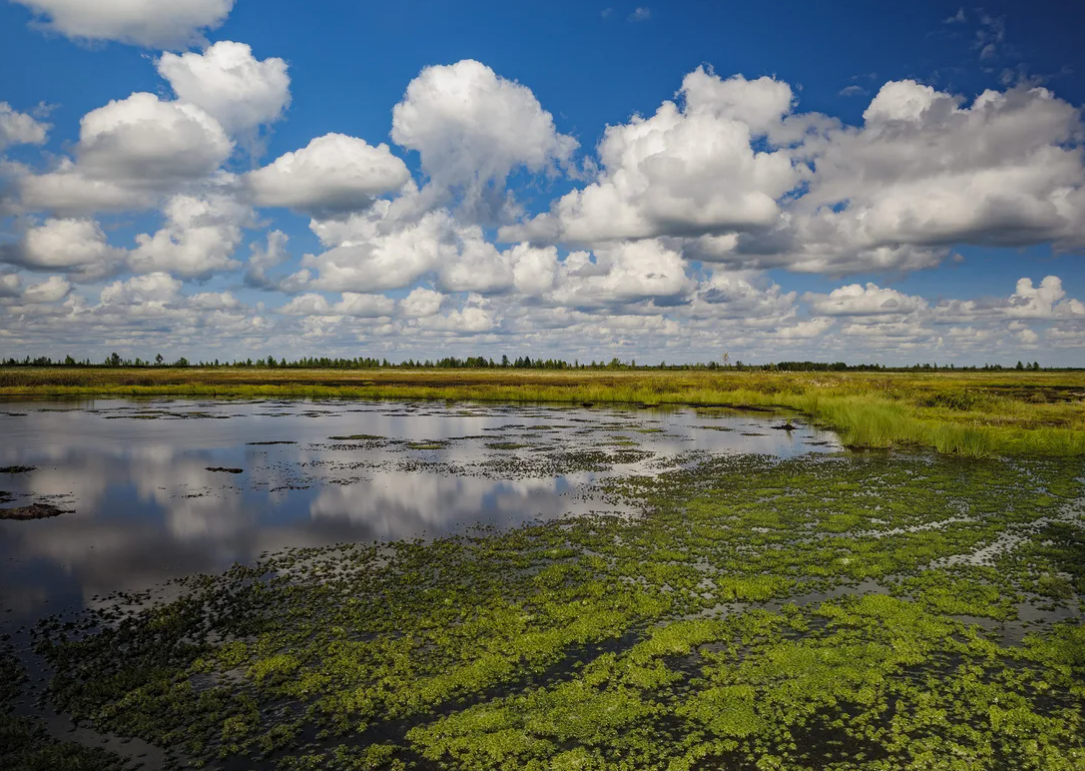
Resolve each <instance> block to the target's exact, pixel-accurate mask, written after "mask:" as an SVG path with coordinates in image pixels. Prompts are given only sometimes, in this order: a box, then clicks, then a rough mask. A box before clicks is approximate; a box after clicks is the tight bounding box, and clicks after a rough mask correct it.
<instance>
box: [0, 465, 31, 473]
mask: <svg viewBox="0 0 1085 771" xmlns="http://www.w3.org/2000/svg"><path fill="white" fill-rule="evenodd" d="M37 470H38V469H37V467H35V466H4V467H3V468H0V474H29V473H30V472H31V471H37Z"/></svg>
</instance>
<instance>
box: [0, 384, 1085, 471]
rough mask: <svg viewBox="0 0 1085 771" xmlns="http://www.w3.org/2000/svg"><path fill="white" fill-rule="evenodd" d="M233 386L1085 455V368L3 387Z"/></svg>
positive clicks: (27, 387) (241, 390)
mask: <svg viewBox="0 0 1085 771" xmlns="http://www.w3.org/2000/svg"><path fill="white" fill-rule="evenodd" d="M98 395H122V396H228V397H312V398H327V397H341V398H358V399H444V400H474V401H505V402H567V403H593V404H603V403H630V404H644V405H694V406H727V407H735V408H751V407H754V408H779V409H785V410H793V411H796V412H800V413H802V414H804V415H807V416H808V417H809V418H811V419H812V420H814V421H815V422H817V423H819V424H822V425H825V426H827V427H831V428H833V429H835V430H837V431H838V432H840V434H841V436H842V438H843V440H844V441H845V442H846V443H847V444H849V445H851V446H855V447H883V448H884V447H908V446H922V447H930V448H934V449H936V450H938V451H939V452H945V453H959V454H962V455H970V456H981V455H1034V454H1040V455H1083V454H1085V401H1083V398H1085V373H1076V372H1074V373H1048V372H997V373H988V372H968V373H959V372H958V373H953V372H937V373H934V372H930V373H928V372H923V373H912V372H907V373H883V372H882V373H865V372H862V373H860V372H855V373H852V372H849V373H772V372H757V371H745V372H739V371H733V370H728V371H717V372H698V371H673V372H672V371H649V370H636V371H581V370H577V371H545V370H515V369H510V370H400V369H395V370H302V369H297V370H295V369H254V368H253V369H250V368H246V369H217V368H216V369H200V368H186V369H171V368H144V369H80V368H70V369H68V368H43V369H34V368H10V369H0V397H4V398H9V399H10V398H35V397H58V396H98Z"/></svg>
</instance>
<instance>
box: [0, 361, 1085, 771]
mask: <svg viewBox="0 0 1085 771" xmlns="http://www.w3.org/2000/svg"><path fill="white" fill-rule="evenodd" d="M141 378H142V379H141ZM1083 397H1085V377H1082V376H1080V375H1076V374H1073V373H1070V374H1058V373H1029V374H1027V375H1026V374H1021V375H1017V374H1013V373H1006V374H1000V375H997V376H996V375H986V374H984V375H979V374H975V375H946V376H944V377H938V376H932V375H903V374H901V375H893V374H890V375H885V374H871V375H855V374H848V375H833V374H824V373H817V374H816V375H803V374H769V373H741V374H740V373H723V374H719V375H715V376H709V375H701V374H690V373H685V374H683V373H676V374H672V373H662V374H658V375H656V374H646V373H641V372H633V373H604V374H600V373H585V374H580V373H577V374H568V373H565V374H561V375H549V374H539V373H530V374H523V375H520V374H511V373H509V374H496V373H489V374H488V375H487V374H485V373H484V374H478V373H440V374H434V373H426V374H415V375H412V374H411V373H403V372H395V373H381V372H373V373H353V374H347V373H340V374H335V373H312V372H291V373H281V372H277V373H267V372H264V373H252V372H247V373H240V374H238V373H228V374H222V373H218V374H216V373H214V372H211V371H207V372H201V371H180V370H163V371H160V372H159V371H154V372H146V373H140V372H136V371H132V372H125V371H123V370H122V371H101V372H65V371H63V370H58V371H56V372H49V371H44V370H43V371H40V372H36V373H35V372H34V371H18V372H15V371H6V372H3V373H0V401H2V402H3V403H2V404H0V436H3V437H4V440H3V444H2V445H0V768H4V769H7V768H16V769H24V768H25V769H98V770H104V769H111V770H113V769H117V770H119V769H136V768H145V769H156V768H171V769H195V768H203V769H222V770H223V771H235V770H236V771H248V770H249V769H259V770H263V769H269V770H275V771H279V770H281V771H295V770H301V769H332V770H333V771H378V770H384V771H404V770H406V769H418V770H419V771H429V770H433V771H437V770H445V769H448V770H450V771H514V770H515V771H519V770H520V769H524V770H526V771H551V770H553V771H562V770H569V771H572V770H573V769H578V770H580V771H591V770H593V769H629V770H630V771H632V770H634V769H652V770H658V771H693V770H695V769H704V770H705V771H707V770H709V769H741V770H743V771H770V770H779V771H785V770H790V769H799V770H804V771H805V770H809V771H813V770H814V769H819V770H820V769H831V770H833V771H851V770H858V769H864V770H866V769H870V770H871V771H898V770H900V769H915V770H917V771H918V769H947V770H953V771H957V770H959V771H966V770H967V771H972V770H973V769H991V770H992V771H994V770H995V769H1035V770H1036V771H1048V770H1049V769H1050V770H1054V771H1061V770H1065V771H1072V770H1080V769H1085V739H1083V737H1085V624H1083V614H1085V402H1083V401H1082V399H1083ZM5 511H8V512H24V514H25V513H30V512H37V513H38V514H40V515H41V516H40V517H30V516H28V515H27V516H20V515H18V514H14V513H13V514H10V515H9V516H7V517H5V516H4V514H3V512H5Z"/></svg>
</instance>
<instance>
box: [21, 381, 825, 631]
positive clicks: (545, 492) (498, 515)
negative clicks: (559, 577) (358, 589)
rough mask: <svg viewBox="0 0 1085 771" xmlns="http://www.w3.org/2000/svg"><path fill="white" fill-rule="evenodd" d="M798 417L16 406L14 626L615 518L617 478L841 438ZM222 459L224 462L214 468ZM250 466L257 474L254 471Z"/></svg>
mask: <svg viewBox="0 0 1085 771" xmlns="http://www.w3.org/2000/svg"><path fill="white" fill-rule="evenodd" d="M783 423H786V421H785V420H783V419H782V418H780V417H779V416H770V415H753V416H751V415H749V414H741V415H739V414H735V413H729V412H711V411H694V410H689V409H679V410H670V411H648V410H633V409H600V408H591V409H586V408H579V407H578V408H571V407H558V406H505V405H465V404H456V405H445V404H434V403H387V402H385V403H359V402H342V401H296V400H295V401H246V402H240V401H193V400H154V401H138V402H137V401H128V400H116V399H110V400H92V401H87V402H80V403H72V402H64V403H52V404H50V403H43V402H34V403H25V402H24V403H8V404H0V437H2V441H0V468H8V467H12V466H27V467H33V470H31V471H23V472H20V473H0V500H5V499H6V500H7V501H8V502H7V503H5V504H3V505H4V506H24V505H28V504H30V503H33V502H42V503H48V504H51V505H54V506H57V507H59V508H61V509H64V510H66V511H67V512H68V513H66V514H64V515H62V516H60V517H56V518H53V519H44V520H38V521H3V520H0V611H2V612H0V629H3V628H5V627H6V628H9V629H10V628H13V627H14V626H17V625H23V624H28V623H31V622H33V621H34V620H36V619H38V618H41V617H42V616H46V615H52V614H55V613H58V612H61V611H74V610H79V609H82V608H85V607H93V606H94V605H95V604H96V598H99V597H102V596H103V595H106V594H108V593H111V592H115V591H141V590H145V589H148V588H150V587H152V586H155V585H156V584H159V583H161V582H163V581H165V580H168V579H171V578H176V577H181V576H185V575H190V574H193V573H199V572H205V573H212V572H220V571H222V570H225V569H227V568H229V567H230V566H231V565H232V564H234V563H237V562H241V563H251V562H253V561H254V560H256V559H257V558H258V557H259V556H260V554H261V553H263V552H266V551H275V550H279V549H282V548H286V547H292V546H322V545H327V544H332V543H337V542H343V541H372V540H377V539H379V540H394V539H409V538H416V537H422V538H429V537H434V536H439V535H443V534H448V533H454V532H462V531H464V530H466V529H468V528H471V527H475V526H496V527H502V528H504V527H515V526H517V525H520V524H522V523H524V522H527V521H531V520H536V519H550V518H554V517H560V516H566V515H569V514H577V513H584V512H588V511H613V510H614V509H615V505H614V504H612V503H608V502H607V501H606V500H605V497H604V496H602V495H601V494H600V491H599V490H598V487H597V485H598V483H599V482H600V481H601V480H604V479H605V478H606V477H607V476H609V475H615V474H618V475H625V474H633V473H658V472H659V471H661V470H664V469H667V468H674V467H676V466H678V465H681V464H683V463H688V462H691V461H692V460H693V459H695V458H696V457H697V456H698V455H699V454H704V453H740V452H741V453H761V454H769V455H775V456H779V457H788V456H792V455H795V454H800V453H807V452H826V451H836V450H839V449H840V445H839V442H838V440H837V439H836V437H835V436H834V435H832V434H830V433H826V432H821V431H818V430H815V429H813V428H811V427H809V426H806V425H799V426H797V427H795V428H794V429H792V430H785V429H782V428H780V426H781V424H783ZM213 469H220V470H213ZM238 472H239V473H238Z"/></svg>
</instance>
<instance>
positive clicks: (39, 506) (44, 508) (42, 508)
mask: <svg viewBox="0 0 1085 771" xmlns="http://www.w3.org/2000/svg"><path fill="white" fill-rule="evenodd" d="M2 499H3V496H0V501H2ZM67 513H68V512H66V511H64V509H59V508H57V507H56V506H53V505H51V504H48V503H32V504H30V505H29V506H18V507H16V508H13V509H0V519H14V520H31V519H50V518H52V517H59V516H60V515H61V514H67Z"/></svg>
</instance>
